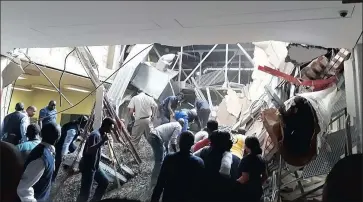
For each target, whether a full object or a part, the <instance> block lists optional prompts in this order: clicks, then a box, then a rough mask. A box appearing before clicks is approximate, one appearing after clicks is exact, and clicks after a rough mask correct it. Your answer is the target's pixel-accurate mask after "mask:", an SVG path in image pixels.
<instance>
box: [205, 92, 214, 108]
mask: <svg viewBox="0 0 363 202" xmlns="http://www.w3.org/2000/svg"><path fill="white" fill-rule="evenodd" d="M206 91H207V97H208V102H209V108H210V109H213V103H212V97H211V96H210V91H209V88H208V87H207V88H206Z"/></svg>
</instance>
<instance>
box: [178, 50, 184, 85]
mask: <svg viewBox="0 0 363 202" xmlns="http://www.w3.org/2000/svg"><path fill="white" fill-rule="evenodd" d="M182 64H183V46H181V47H180V58H179V74H178V82H179V88H180V86H181V73H182Z"/></svg>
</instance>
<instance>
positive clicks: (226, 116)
mask: <svg viewBox="0 0 363 202" xmlns="http://www.w3.org/2000/svg"><path fill="white" fill-rule="evenodd" d="M216 120H217V121H218V124H220V125H227V126H231V125H233V124H234V123H236V121H237V118H236V117H235V116H233V115H232V114H230V113H228V111H227V102H226V98H224V99H223V100H222V102H221V104H219V106H218V111H217V119H216Z"/></svg>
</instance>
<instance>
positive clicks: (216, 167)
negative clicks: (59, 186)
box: [1, 91, 362, 202]
mask: <svg viewBox="0 0 363 202" xmlns="http://www.w3.org/2000/svg"><path fill="white" fill-rule="evenodd" d="M183 97H184V96H183V94H182V93H179V94H177V95H176V96H169V97H167V98H166V99H164V100H163V101H162V102H161V104H160V105H157V104H156V102H155V101H154V99H153V98H151V97H150V96H148V95H147V94H145V93H144V92H141V91H139V92H138V94H137V95H136V96H134V97H133V98H132V99H131V101H130V103H129V105H128V108H129V115H130V117H131V120H133V121H132V122H131V123H132V125H131V127H130V132H131V142H132V144H134V146H135V147H138V144H139V142H140V139H141V137H142V136H143V135H144V136H145V138H146V140H147V141H148V143H149V144H150V146H151V148H152V151H153V155H154V167H153V170H152V173H151V177H150V184H149V189H148V192H149V193H150V195H151V198H150V200H151V201H152V202H157V201H160V200H161V201H164V202H169V201H170V202H174V201H178V202H182V201H248V202H250V201H251V202H253V201H254V202H258V201H261V197H262V195H263V190H262V184H263V183H264V182H265V181H266V179H267V176H268V174H267V168H266V164H265V162H264V160H263V158H262V157H261V153H262V149H261V147H260V143H259V140H258V139H257V138H256V137H254V136H248V137H246V136H245V133H246V131H245V130H243V129H238V130H237V131H230V132H229V131H222V130H219V129H218V128H219V126H218V122H217V121H215V120H209V116H210V112H211V110H210V108H209V104H208V102H205V101H203V100H199V99H196V101H195V105H194V108H193V109H181V110H177V108H178V106H179V105H180V103H181V101H182V100H183ZM36 110H37V109H36V107H34V106H29V107H28V108H27V109H26V110H24V104H22V103H17V104H16V106H15V112H13V113H11V114H9V115H7V116H6V117H5V119H4V122H3V125H2V126H3V127H2V129H3V130H2V131H1V139H2V141H1V185H2V186H1V201H5V202H7V201H9V202H13V201H23V202H33V201H34V202H37V201H38V202H48V201H51V198H50V191H51V187H52V184H53V183H54V182H55V181H56V179H57V174H58V171H59V169H60V167H61V164H62V161H63V159H64V156H65V155H66V154H69V153H72V152H74V151H75V150H76V148H77V145H76V144H75V141H76V140H77V138H78V136H79V135H80V134H82V133H83V132H84V131H83V130H84V127H85V125H86V123H87V122H88V117H87V116H81V117H79V118H78V119H77V120H72V121H70V122H69V123H66V124H64V125H63V126H62V127H60V126H59V125H58V124H57V123H56V119H57V111H56V102H55V101H53V100H52V101H50V102H49V104H48V106H46V107H44V108H43V109H41V110H40V113H39V122H38V124H30V120H29V118H30V117H33V116H34V114H35V112H36ZM155 119H161V120H162V121H161V124H160V125H158V126H156V125H155V127H154V124H153V123H154V120H155ZM191 122H194V123H196V125H197V126H198V130H199V131H198V132H196V133H195V134H194V133H193V132H191V131H190V130H189V124H190V123H191ZM114 127H115V121H114V120H113V119H112V118H110V117H106V118H105V119H103V121H102V124H101V127H100V128H98V129H95V130H93V131H92V132H91V133H90V134H89V135H87V136H86V137H87V139H86V143H85V147H84V150H83V156H82V159H81V161H80V163H79V170H80V172H81V173H82V178H81V188H80V192H79V194H78V197H77V202H87V201H89V198H90V194H91V189H92V185H93V182H96V183H97V188H96V189H95V191H94V194H93V197H92V198H91V200H90V201H92V202H96V201H101V199H102V197H103V195H104V194H105V192H106V189H107V187H108V185H109V181H108V179H107V177H106V175H105V173H104V171H103V170H102V169H100V166H99V163H100V159H101V151H102V147H103V146H104V145H105V143H106V142H108V144H112V138H111V136H110V135H109V134H110V133H111V131H112V130H113V128H114ZM4 162H6V163H4ZM360 168H361V167H360ZM336 172H338V171H336ZM337 175H338V174H335V175H334V176H337ZM331 176H333V174H331ZM334 176H333V177H334ZM328 177H329V176H328ZM333 177H331V178H333ZM331 181H332V182H334V180H331ZM4 184H6V185H7V186H4ZM358 187H362V186H361V184H360V185H358ZM326 189H329V191H330V192H332V191H333V190H334V189H336V187H334V186H333V185H331V186H327V188H326ZM336 194H337V193H336ZM339 196H340V195H339ZM324 197H325V199H327V198H329V197H330V195H329V194H325V195H324ZM340 197H341V198H343V197H342V196H340ZM333 199H334V197H331V199H330V201H332V200H333ZM102 201H107V199H106V200H102ZM108 201H117V200H116V199H108ZM119 201H128V200H126V199H123V200H122V199H119Z"/></svg>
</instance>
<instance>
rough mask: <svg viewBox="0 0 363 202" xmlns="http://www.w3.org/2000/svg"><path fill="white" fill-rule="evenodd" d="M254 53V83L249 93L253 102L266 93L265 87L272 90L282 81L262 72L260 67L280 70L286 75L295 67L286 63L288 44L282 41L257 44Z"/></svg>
mask: <svg viewBox="0 0 363 202" xmlns="http://www.w3.org/2000/svg"><path fill="white" fill-rule="evenodd" d="M253 44H254V45H255V51H254V57H253V61H254V63H255V64H254V71H253V73H252V79H253V82H252V83H251V86H250V89H249V92H250V96H251V100H257V99H259V98H260V96H261V95H262V94H263V93H264V92H265V89H264V86H265V85H270V86H271V88H275V86H276V85H277V84H278V82H279V81H280V80H279V79H278V78H276V77H274V76H272V75H270V74H267V73H264V72H261V71H259V70H258V69H257V68H258V66H268V67H271V68H274V69H278V70H280V71H282V72H285V73H291V72H292V70H293V68H294V65H293V64H292V63H290V62H289V63H286V62H285V58H286V56H287V53H288V51H287V48H286V47H287V46H288V43H285V42H280V41H263V42H255V43H253Z"/></svg>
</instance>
